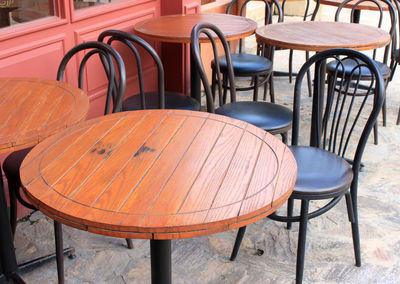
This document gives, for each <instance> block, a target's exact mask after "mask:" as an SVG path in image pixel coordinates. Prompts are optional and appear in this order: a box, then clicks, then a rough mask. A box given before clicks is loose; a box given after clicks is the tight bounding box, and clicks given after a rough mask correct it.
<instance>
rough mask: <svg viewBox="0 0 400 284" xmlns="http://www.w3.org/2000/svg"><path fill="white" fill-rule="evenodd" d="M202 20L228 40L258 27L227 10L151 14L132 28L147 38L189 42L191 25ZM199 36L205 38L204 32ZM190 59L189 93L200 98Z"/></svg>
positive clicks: (193, 65)
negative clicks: (215, 27) (164, 14)
mask: <svg viewBox="0 0 400 284" xmlns="http://www.w3.org/2000/svg"><path fill="white" fill-rule="evenodd" d="M201 22H208V23H211V24H214V25H216V26H217V27H218V28H219V29H220V30H221V31H222V33H223V34H224V36H225V37H226V39H227V40H228V41H230V40H236V39H240V38H244V37H247V36H250V35H252V34H253V33H254V31H255V30H256V28H257V23H256V22H254V21H253V20H251V19H248V18H245V17H240V16H234V15H226V14H187V15H169V16H161V17H155V18H151V19H148V20H144V21H142V22H139V23H137V24H135V25H134V27H133V29H134V31H135V33H136V34H137V35H138V36H140V37H143V38H146V39H150V40H156V41H160V42H174V43H190V34H191V32H192V29H193V27H194V26H195V25H196V24H198V23H201ZM200 39H203V40H204V42H207V38H206V36H205V35H202V36H201V38H200ZM191 58H192V56H191ZM190 63H191V64H190V76H191V77H190V78H191V82H190V89H191V96H192V97H193V98H195V99H196V100H197V101H199V102H200V94H201V92H200V89H201V88H200V77H199V74H198V72H197V70H196V68H195V64H194V62H193V61H192V60H191V61H190Z"/></svg>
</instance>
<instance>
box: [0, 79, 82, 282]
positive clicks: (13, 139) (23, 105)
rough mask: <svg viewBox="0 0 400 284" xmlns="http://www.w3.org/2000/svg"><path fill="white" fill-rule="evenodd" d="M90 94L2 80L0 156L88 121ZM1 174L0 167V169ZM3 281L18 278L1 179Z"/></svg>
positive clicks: (29, 81)
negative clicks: (86, 119) (85, 120)
mask: <svg viewBox="0 0 400 284" xmlns="http://www.w3.org/2000/svg"><path fill="white" fill-rule="evenodd" d="M88 110H89V100H88V97H87V95H86V94H85V93H84V92H83V91H82V90H81V89H78V88H75V87H73V86H71V85H69V84H67V83H63V82H58V81H51V80H45V79H38V78H0V154H4V153H10V152H13V151H15V150H20V149H25V148H29V147H32V146H34V145H36V144H38V143H39V142H40V141H42V140H43V139H45V138H46V137H48V136H50V135H53V134H55V133H57V132H59V131H61V130H64V129H65V128H66V127H69V126H71V125H73V124H76V123H77V122H79V121H82V120H83V119H85V117H86V114H87V112H88ZM0 171H1V166H0ZM0 187H1V188H0V227H1V229H0V243H1V245H0V264H1V265H0V279H1V274H2V273H1V272H3V273H4V275H5V277H7V278H10V277H17V275H16V272H17V270H18V266H17V262H16V258H15V253H14V245H13V241H12V236H11V228H10V223H9V221H8V213H7V205H6V201H5V196H4V190H3V180H2V179H1V180H0Z"/></svg>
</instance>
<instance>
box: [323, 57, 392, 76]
mask: <svg viewBox="0 0 400 284" xmlns="http://www.w3.org/2000/svg"><path fill="white" fill-rule="evenodd" d="M374 62H375V64H376V65H377V66H378V69H379V70H380V71H381V72H382V77H383V78H388V77H389V76H390V73H391V71H390V68H389V67H388V66H387V65H386V64H384V63H382V62H379V61H374ZM343 64H344V70H345V72H346V74H349V75H350V73H351V72H352V70H353V68H354V67H355V66H357V63H356V62H355V61H354V60H353V59H347V60H346V59H344V60H343ZM336 68H337V62H336V61H331V62H329V63H328V64H327V65H326V70H327V72H329V73H332V72H334V71H335V69H336ZM339 70H340V71H341V70H342V67H339ZM357 76H358V70H355V71H354V74H353V78H355V79H356V78H357ZM369 78H371V72H370V71H369V69H368V68H365V67H361V79H369Z"/></svg>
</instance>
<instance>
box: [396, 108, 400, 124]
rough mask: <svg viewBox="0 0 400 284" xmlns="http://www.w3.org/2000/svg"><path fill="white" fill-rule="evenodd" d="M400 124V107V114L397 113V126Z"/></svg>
mask: <svg viewBox="0 0 400 284" xmlns="http://www.w3.org/2000/svg"><path fill="white" fill-rule="evenodd" d="M399 124H400V107H399V112H398V113H397V121H396V125H399Z"/></svg>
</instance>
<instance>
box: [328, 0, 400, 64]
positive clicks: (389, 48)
mask: <svg viewBox="0 0 400 284" xmlns="http://www.w3.org/2000/svg"><path fill="white" fill-rule="evenodd" d="M351 1H354V0H344V1H343V2H342V3H341V4H340V5H339V7H338V8H337V10H336V14H335V21H336V22H338V21H339V17H340V13H341V11H342V9H343V7H345V6H346V5H348V3H349V2H351ZM365 2H369V3H372V5H376V8H377V11H374V13H376V14H377V16H378V17H376V19H378V21H377V22H378V23H377V27H378V28H382V23H383V19H384V10H383V7H382V5H383V6H387V8H388V12H389V16H390V30H389V31H388V32H389V34H390V37H391V42H390V44H388V45H387V46H386V47H385V48H384V54H383V60H382V62H383V63H385V64H387V62H388V59H389V56H391V54H392V52H393V51H394V50H395V49H396V46H397V36H396V11H395V8H394V6H393V4H392V3H391V1H389V0H357V1H356V2H354V3H352V8H351V14H350V22H351V23H354V21H355V11H356V10H357V8H358V6H359V5H361V4H362V3H365ZM382 3H383V4H382ZM396 5H397V4H396ZM397 6H398V5H397ZM372 58H373V59H376V50H374V52H373V56H372Z"/></svg>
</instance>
